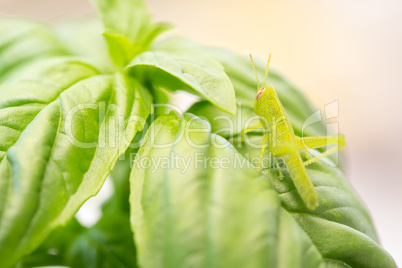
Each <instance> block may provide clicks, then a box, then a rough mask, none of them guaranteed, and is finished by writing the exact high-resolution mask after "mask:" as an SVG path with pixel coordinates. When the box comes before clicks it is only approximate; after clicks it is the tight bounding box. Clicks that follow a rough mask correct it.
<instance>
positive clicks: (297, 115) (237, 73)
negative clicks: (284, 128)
mask: <svg viewBox="0 0 402 268" xmlns="http://www.w3.org/2000/svg"><path fill="white" fill-rule="evenodd" d="M96 4H97V7H98V10H99V14H100V18H101V21H102V25H101V26H100V25H99V24H98V23H97V22H94V21H93V20H88V19H80V20H75V21H65V22H62V23H58V24H55V25H52V26H50V25H45V24H41V23H38V22H35V21H29V20H16V19H1V20H0V268H3V267H4V268H8V267H15V266H16V267H37V266H52V265H60V266H68V267H137V265H138V267H174V268H176V267H320V268H322V267H396V265H395V263H394V261H393V259H392V257H390V256H389V255H388V253H387V252H385V251H384V249H382V248H381V246H380V244H379V242H378V238H377V235H376V233H375V229H374V227H373V225H372V222H371V219H370V216H369V214H368V212H367V210H366V208H365V207H364V205H363V204H362V202H361V201H360V199H359V198H358V196H357V195H356V193H355V192H354V191H353V189H352V188H351V186H350V185H349V183H348V182H347V180H346V179H345V175H344V174H343V172H342V171H341V170H340V168H339V167H337V166H335V165H334V166H328V165H326V164H314V165H311V166H309V167H308V173H309V176H310V177H311V178H312V182H313V184H314V186H315V188H316V191H317V194H318V197H319V203H320V205H319V207H318V208H317V209H316V210H314V211H310V210H307V209H306V208H305V207H304V205H303V202H302V201H301V199H300V197H299V195H298V193H297V191H296V190H295V188H294V185H293V183H292V180H291V178H290V177H289V176H288V174H287V172H286V169H284V170H283V173H284V175H285V178H284V179H283V180H280V179H279V178H278V174H277V173H278V171H277V170H276V169H275V168H270V167H269V168H267V169H265V170H263V171H262V172H259V171H257V170H256V169H255V168H254V167H253V165H252V164H251V163H250V162H252V157H253V156H255V155H257V154H258V153H259V151H258V149H256V148H252V147H251V146H249V145H247V144H244V143H242V142H240V141H239V139H238V135H239V133H240V131H241V129H242V128H243V127H244V124H245V123H246V122H247V120H248V119H249V118H251V117H253V116H254V113H253V101H254V96H255V92H256V83H255V80H254V75H253V73H252V69H251V65H250V64H249V62H248V59H247V58H246V57H240V56H238V55H236V54H234V53H231V52H229V51H227V50H224V49H218V48H210V47H204V46H201V45H199V44H195V43H193V42H191V41H188V40H185V39H182V38H168V39H165V40H162V41H159V40H157V37H158V36H159V35H160V34H161V33H162V32H164V31H165V30H167V29H168V28H169V26H168V25H167V24H164V23H153V22H152V20H151V17H150V13H149V11H148V10H147V8H146V6H145V4H144V3H143V2H142V1H140V0H119V1H117V0H97V1H96ZM99 29H103V30H102V31H103V35H102V34H100V32H101V31H100V30H99ZM256 67H257V72H259V74H260V76H262V72H263V70H264V64H262V63H259V62H258V61H257V64H256ZM269 83H270V84H272V85H274V86H275V88H276V89H277V91H278V95H279V98H280V101H281V103H282V105H283V106H284V107H285V110H286V112H287V113H288V115H289V119H290V121H291V123H292V125H293V127H294V129H295V133H296V134H298V135H301V134H303V135H324V134H325V125H324V124H323V123H322V122H318V123H315V124H312V125H309V126H308V127H307V128H304V126H303V123H304V122H305V121H306V120H307V119H308V117H309V116H310V115H311V114H312V113H313V112H314V109H313V108H312V106H311V105H310V103H309V101H308V100H307V99H306V98H305V97H304V95H303V94H302V93H301V92H300V91H298V90H297V89H295V87H294V86H292V85H291V84H290V83H289V82H287V81H286V80H284V79H283V78H282V77H281V76H280V75H278V74H276V73H271V75H270V77H269ZM179 90H183V91H187V92H189V93H191V94H194V95H196V96H198V97H199V98H200V101H199V102H198V103H196V104H194V105H193V106H192V107H191V108H190V110H189V111H190V112H191V114H190V113H187V114H184V115H178V114H177V113H175V112H171V113H169V114H166V113H165V111H166V110H163V109H162V110H158V111H156V110H155V109H153V107H152V104H155V103H157V104H169V103H170V102H169V98H168V97H167V96H168V92H172V91H179ZM237 102H241V104H239V105H236V104H237ZM236 111H237V114H236V115H235V113H236ZM163 113H165V114H163ZM160 114H162V115H160ZM150 115H152V116H150ZM155 115H158V117H157V118H156V119H155V120H154V118H155V117H156V116H155ZM159 115H160V116H159ZM222 116H225V117H226V118H228V119H230V120H231V122H233V126H234V127H231V128H229V126H230V124H229V123H228V121H225V120H220V118H222ZM151 123H152V125H151V126H150V127H149V129H148V125H150V124H151ZM249 136H250V139H251V140H252V141H254V143H255V144H258V143H261V141H260V139H261V135H260V133H258V132H255V133H252V134H250V135H249ZM142 137H144V138H143V139H142V142H141V147H140V149H139V151H138V148H137V147H138V146H137V147H135V146H134V144H136V143H138V141H140V140H141V138H142ZM169 142H173V143H172V144H171V145H169V146H165V147H163V146H162V148H161V146H160V145H164V144H168V143H169ZM130 145H131V146H130ZM137 151H138V152H137ZM134 155H135V156H136V157H135V161H134V164H135V165H134V166H133V167H132V168H131V161H130V160H132V159H133V158H134ZM172 155H178V156H180V157H182V158H183V159H187V161H190V162H188V169H187V170H183V166H174V161H175V160H174V159H171V158H170V157H171V156H172ZM120 156H124V158H125V160H119V157H120ZM198 157H202V159H198ZM121 158H123V157H121ZM141 159H148V160H154V161H158V159H159V160H161V159H167V160H166V161H167V162H166V163H165V165H166V166H163V165H162V166H161V165H158V166H155V167H150V168H141V166H139V165H137V164H138V163H139V162H140V160H141ZM223 159H225V160H223ZM197 160H198V161H197ZM214 161H215V162H214ZM216 161H218V162H220V161H225V163H227V164H225V165H226V166H225V167H224V168H222V167H217V166H216V165H217V164H216ZM236 161H238V162H239V163H242V164H243V166H239V165H237V166H236V165H235V163H236ZM328 161H331V160H330V159H329V160H328ZM151 162H152V161H151ZM109 175H110V177H111V179H112V181H113V185H114V194H113V196H112V197H111V198H110V199H109V200H107V201H106V202H105V204H104V205H103V208H102V217H101V219H100V220H99V221H98V222H97V223H96V224H95V225H94V226H92V227H88V228H87V227H84V226H81V225H80V223H79V222H78V221H77V220H76V219H75V218H74V215H75V213H76V212H77V211H78V209H79V208H80V207H81V206H82V205H83V204H84V203H85V202H86V200H88V199H89V198H90V197H92V196H94V195H96V194H97V192H98V191H99V190H100V189H101V187H102V185H103V183H104V181H105V179H106V178H107V176H109Z"/></svg>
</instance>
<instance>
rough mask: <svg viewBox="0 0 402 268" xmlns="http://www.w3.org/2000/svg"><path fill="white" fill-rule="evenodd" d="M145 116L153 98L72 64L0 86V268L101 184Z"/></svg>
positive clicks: (132, 84) (60, 63) (48, 66)
mask: <svg viewBox="0 0 402 268" xmlns="http://www.w3.org/2000/svg"><path fill="white" fill-rule="evenodd" d="M149 112H150V96H149V94H148V93H147V91H145V90H144V89H143V88H142V87H141V85H140V84H138V83H137V82H136V81H135V80H133V79H131V78H127V79H125V78H123V77H122V76H120V75H116V76H115V75H101V74H99V73H98V71H97V70H96V69H95V68H94V67H92V66H90V65H89V64H87V63H85V62H82V61H80V60H76V59H67V58H64V59H54V60H50V61H49V62H46V63H43V64H42V65H41V66H38V67H36V68H35V69H34V70H31V71H30V72H28V73H26V74H25V75H23V76H21V77H19V78H18V79H16V80H13V81H8V82H7V83H6V84H4V85H3V87H1V88H0V150H1V153H0V161H1V162H0V197H1V198H0V259H1V260H2V262H1V264H0V267H8V266H11V265H12V264H14V263H15V262H16V261H17V260H18V259H19V258H20V257H21V256H22V255H25V254H27V253H29V252H30V251H32V250H33V249H35V248H36V247H37V246H38V245H39V244H40V242H41V241H42V240H43V239H44V238H45V237H46V236H47V235H48V234H49V233H50V231H51V230H52V229H54V228H55V227H56V226H59V225H62V224H65V223H66V222H67V221H69V220H70V219H71V218H72V217H73V216H74V214H75V212H76V211H77V210H78V209H79V207H80V206H81V205H82V204H83V203H84V202H85V201H86V200H87V199H88V198H89V197H91V196H93V195H95V194H96V193H97V192H98V191H99V189H100V187H101V186H102V184H103V182H104V180H105V178H106V176H107V175H108V174H109V172H110V171H111V170H112V168H113V166H114V163H115V161H116V160H117V158H118V156H119V155H120V154H122V153H124V151H125V150H126V148H127V146H128V145H129V143H130V142H131V140H132V139H133V137H134V135H135V133H136V132H137V131H139V130H141V129H142V127H143V124H144V123H145V120H146V118H147V116H148V114H149Z"/></svg>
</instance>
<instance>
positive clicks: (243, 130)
mask: <svg viewBox="0 0 402 268" xmlns="http://www.w3.org/2000/svg"><path fill="white" fill-rule="evenodd" d="M260 128H263V126H262V125H261V123H258V124H256V125H254V126H251V127H246V128H243V129H242V130H241V141H244V138H245V137H244V134H246V133H248V132H250V131H253V130H256V129H260Z"/></svg>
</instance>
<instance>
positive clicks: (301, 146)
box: [241, 54, 345, 210]
mask: <svg viewBox="0 0 402 268" xmlns="http://www.w3.org/2000/svg"><path fill="white" fill-rule="evenodd" d="M250 60H251V64H252V66H253V70H254V73H255V76H256V79H257V83H258V92H257V96H256V98H255V101H254V112H255V113H256V115H258V117H259V123H258V124H257V125H255V126H251V127H248V128H245V129H243V130H242V131H241V138H242V140H244V134H245V133H247V132H250V131H252V130H255V129H261V128H262V129H264V135H263V139H262V149H261V153H260V160H259V161H260V163H261V161H262V158H263V155H264V151H265V150H266V149H267V147H268V151H269V152H270V153H271V154H272V155H273V156H274V159H275V163H276V167H277V168H278V170H279V174H280V177H283V175H282V172H281V169H280V167H279V163H278V160H277V158H278V157H281V158H283V160H284V163H285V165H286V167H287V170H288V172H289V174H290V176H291V178H292V180H293V183H294V185H295V187H296V189H297V191H298V192H299V194H300V197H301V198H302V200H303V202H304V204H305V205H306V206H307V208H309V209H311V210H313V209H315V208H316V207H317V205H318V198H317V193H316V192H315V190H314V186H313V183H312V182H311V180H310V178H309V176H308V174H307V171H306V168H305V166H307V165H309V164H311V163H314V162H316V161H317V160H318V159H320V158H322V157H325V156H327V155H329V154H331V153H333V152H336V151H337V150H340V149H341V148H342V147H344V146H345V137H344V136H342V135H335V136H322V137H302V138H301V137H297V136H296V135H295V134H294V130H293V127H292V125H291V124H290V122H289V120H288V117H287V115H286V113H285V109H284V108H283V106H282V104H281V102H280V101H279V98H278V95H277V94H276V91H275V89H274V87H273V86H266V81H267V77H268V69H269V63H270V61H271V54H269V58H268V62H267V67H266V69H265V78H264V86H262V87H260V86H259V81H258V75H257V72H256V70H255V66H254V62H253V58H252V56H251V54H250ZM329 144H337V146H335V147H333V148H331V149H329V150H327V151H325V152H324V153H321V154H320V155H318V156H316V157H313V158H310V157H309V155H308V151H307V149H308V148H320V147H324V146H326V145H329ZM300 150H305V151H306V157H307V158H308V160H307V161H306V162H303V160H302V158H301V156H300V153H299V151H300Z"/></svg>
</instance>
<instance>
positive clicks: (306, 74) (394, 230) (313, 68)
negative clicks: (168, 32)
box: [0, 0, 402, 266]
mask: <svg viewBox="0 0 402 268" xmlns="http://www.w3.org/2000/svg"><path fill="white" fill-rule="evenodd" d="M148 4H149V7H150V9H151V11H152V13H153V14H154V16H155V18H156V20H161V21H167V22H171V23H173V24H174V25H175V26H176V28H175V30H174V31H175V32H176V33H177V34H180V35H183V36H186V37H189V38H191V39H193V40H196V41H199V42H201V43H203V44H207V45H213V46H223V47H226V48H229V49H231V50H234V51H236V52H238V53H240V54H244V55H248V53H252V54H253V55H255V56H259V57H261V58H266V57H267V55H268V53H272V55H273V56H272V61H271V65H272V68H275V69H276V70H277V71H279V72H280V73H282V74H283V75H284V76H285V77H287V78H288V79H289V80H290V81H292V82H293V83H294V84H295V85H297V87H298V88H300V89H302V90H303V91H304V92H306V94H308V95H309V96H310V98H311V99H312V100H313V102H314V104H315V105H316V107H317V108H321V109H323V108H324V106H325V105H326V104H329V103H332V102H334V101H339V117H338V118H337V120H336V121H337V122H338V123H339V127H340V132H341V133H343V134H345V136H346V138H347V148H346V156H347V173H348V179H349V180H350V182H351V183H352V185H353V186H354V187H355V189H356V191H357V192H358V193H359V195H360V196H361V198H362V199H363V200H364V202H365V203H366V205H367V206H368V208H369V210H370V211H371V214H372V216H373V219H374V222H375V225H376V227H377V230H378V233H379V236H380V239H381V241H382V243H383V246H384V247H385V249H386V250H388V251H389V252H390V253H391V255H392V256H393V257H394V258H395V260H396V261H397V263H398V265H399V266H402V244H401V241H402V209H401V205H402V176H401V173H402V139H401V140H399V137H400V136H399V133H400V131H401V130H402V85H401V78H402V15H401V14H402V1H400V0H381V1H377V0H354V1H349V0H338V1H330V0H304V1H296V0H282V1H273V0H248V1H243V0H220V1H216V0H204V1H196V0H148ZM93 12H94V7H93V5H92V4H91V3H90V1H89V0H68V1H67V0H35V1H32V0H0V14H1V15H19V16H28V17H31V18H39V19H42V20H47V21H48V20H54V19H60V18H65V17H71V16H73V17H75V16H81V15H86V14H91V13H93ZM250 68H251V66H250ZM109 194H110V191H109V190H108V187H106V188H105V189H102V191H101V192H100V195H99V196H98V197H96V198H92V199H93V200H90V202H89V203H88V204H86V205H85V207H84V208H83V210H85V209H88V210H90V211H91V210H92V209H93V207H96V206H99V202H100V200H102V198H104V197H105V196H107V195H109ZM83 214H85V213H83ZM83 220H84V221H85V218H84V219H83ZM87 221H88V224H90V223H91V219H89V220H88V219H87Z"/></svg>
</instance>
